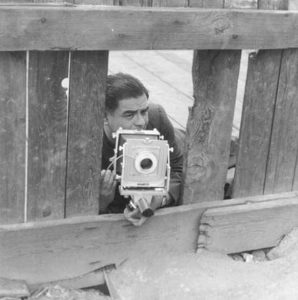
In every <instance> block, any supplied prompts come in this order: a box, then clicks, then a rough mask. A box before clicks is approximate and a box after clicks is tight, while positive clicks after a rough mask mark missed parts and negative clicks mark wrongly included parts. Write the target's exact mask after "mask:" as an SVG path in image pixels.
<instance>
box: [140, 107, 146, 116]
mask: <svg viewBox="0 0 298 300" xmlns="http://www.w3.org/2000/svg"><path fill="white" fill-rule="evenodd" d="M147 112H148V108H147V109H144V110H142V111H141V114H142V115H143V116H145V115H146V113H147Z"/></svg>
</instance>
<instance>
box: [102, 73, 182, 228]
mask: <svg viewBox="0 0 298 300" xmlns="http://www.w3.org/2000/svg"><path fill="white" fill-rule="evenodd" d="M148 98H149V93H148V90H147V89H146V88H145V87H144V85H143V84H142V83H141V82H140V81H139V80H138V79H137V78H135V77H133V76H131V75H128V74H123V73H118V74H115V75H110V76H108V78H107V87H106V111H105V119H104V137H103V148H102V171H101V176H100V184H101V190H100V206H101V209H100V213H122V212H124V210H125V208H126V205H127V203H128V201H129V200H127V199H125V198H124V197H122V196H121V195H120V194H119V190H118V183H117V181H116V174H115V171H114V170H110V169H107V168H108V167H109V166H110V165H111V159H112V157H113V156H114V147H115V139H114V138H113V136H112V134H113V133H114V132H116V131H117V130H118V129H119V128H120V127H122V129H134V130H144V129H148V130H149V129H154V128H156V129H157V130H158V131H159V132H160V134H161V135H163V136H164V139H165V140H167V141H168V143H169V145H170V147H173V149H174V151H173V152H172V153H171V154H170V165H171V181H170V190H169V193H168V195H167V197H166V198H164V197H160V196H159V197H158V196H155V197H153V199H152V203H151V207H152V208H153V209H154V210H155V209H158V208H160V207H161V206H165V205H166V206H169V205H176V204H178V201H179V196H180V185H181V177H182V167H183V166H182V159H183V155H182V150H181V149H180V148H181V147H179V146H178V144H177V141H176V139H175V132H174V128H173V126H172V124H171V122H170V121H169V119H168V117H167V115H166V113H165V110H164V109H163V108H162V107H161V106H160V105H157V104H152V103H149V100H148ZM125 216H126V217H127V218H128V219H129V220H130V221H131V222H132V223H134V224H135V225H140V224H141V223H143V222H144V217H141V216H140V214H139V215H136V213H135V212H133V213H129V211H128V210H127V209H126V210H125Z"/></svg>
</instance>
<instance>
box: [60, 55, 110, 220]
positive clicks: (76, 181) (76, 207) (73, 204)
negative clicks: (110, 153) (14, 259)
mask: <svg viewBox="0 0 298 300" xmlns="http://www.w3.org/2000/svg"><path fill="white" fill-rule="evenodd" d="M107 65H108V52H107V51H76V52H73V53H72V58H71V67H70V90H69V92H70V95H69V101H70V103H69V130H68V159H67V164H68V165H67V186H66V188H67V198H66V216H67V217H68V216H73V215H84V214H85V215H87V214H97V213H98V195H99V178H98V175H99V172H100V169H101V148H102V136H103V135H102V134H103V118H104V99H105V82H106V76H107V70H108V66H107Z"/></svg>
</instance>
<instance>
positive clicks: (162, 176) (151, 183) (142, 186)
mask: <svg viewBox="0 0 298 300" xmlns="http://www.w3.org/2000/svg"><path fill="white" fill-rule="evenodd" d="M114 137H115V138H116V146H115V159H114V170H116V172H117V174H121V177H120V186H119V191H120V194H121V195H123V196H126V197H129V196H130V197H131V201H130V203H129V207H130V208H131V209H137V208H138V209H139V210H140V212H141V213H142V215H143V216H145V217H150V216H152V215H153V210H152V208H151V207H150V203H151V200H152V197H153V196H166V195H167V192H168V190H169V184H170V154H169V153H170V150H171V149H170V148H169V144H168V142H167V141H165V140H163V137H162V136H160V133H159V132H158V131H157V130H156V129H154V130H141V131H140V130H123V129H121V128H120V129H119V130H118V131H117V132H116V133H115V134H114Z"/></svg>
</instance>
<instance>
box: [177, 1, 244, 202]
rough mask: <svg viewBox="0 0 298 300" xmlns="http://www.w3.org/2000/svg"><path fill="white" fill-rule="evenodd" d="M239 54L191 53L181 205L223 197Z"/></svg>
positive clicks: (216, 4) (225, 52)
mask: <svg viewBox="0 0 298 300" xmlns="http://www.w3.org/2000/svg"><path fill="white" fill-rule="evenodd" d="M223 5H224V3H223V1H216V2H215V1H212V2H210V3H209V2H208V4H207V3H206V4H204V3H201V1H200V2H199V3H198V2H197V1H191V2H190V6H196V7H202V6H203V7H218V8H220V7H223ZM223 33H224V30H223V32H219V33H218V34H223ZM240 56H241V51H240V50H232V51H217V50H214V51H195V53H194V60H193V71H192V72H193V84H194V98H195V99H194V100H195V102H194V106H193V107H192V109H191V110H190V115H189V119H188V124H187V136H186V150H187V151H185V152H186V155H185V157H184V191H183V203H184V204H188V203H193V202H197V201H199V202H200V201H208V200H211V199H212V200H214V199H218V200H220V199H223V195H224V184H225V180H226V174H227V167H228V157H229V147H230V139H231V131H232V125H233V124H232V123H233V113H234V107H235V100H236V91H237V80H238V73H239V65H240Z"/></svg>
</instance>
